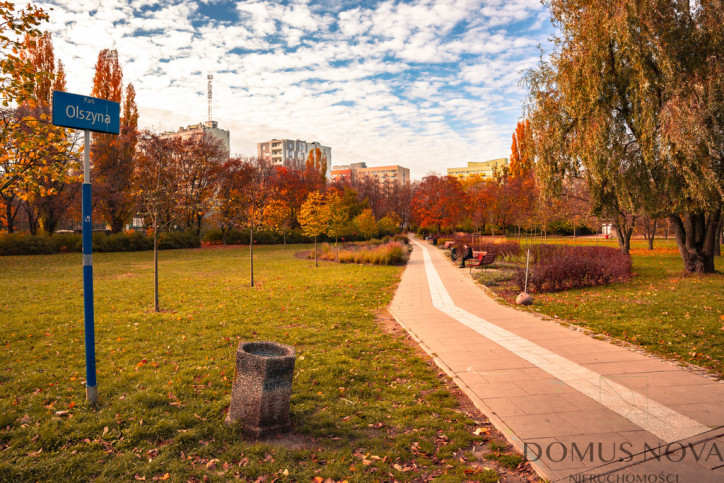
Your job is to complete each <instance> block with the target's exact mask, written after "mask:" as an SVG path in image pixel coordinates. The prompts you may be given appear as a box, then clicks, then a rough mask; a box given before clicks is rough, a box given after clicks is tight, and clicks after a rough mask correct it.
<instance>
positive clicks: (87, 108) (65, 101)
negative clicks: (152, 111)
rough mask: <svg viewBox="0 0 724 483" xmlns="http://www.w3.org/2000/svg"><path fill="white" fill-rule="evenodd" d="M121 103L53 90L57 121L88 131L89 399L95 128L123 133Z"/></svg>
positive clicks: (89, 386) (91, 395)
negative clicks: (91, 167) (92, 189)
mask: <svg viewBox="0 0 724 483" xmlns="http://www.w3.org/2000/svg"><path fill="white" fill-rule="evenodd" d="M120 112H121V106H120V104H119V103H117V102H113V101H107V100H105V99H98V98H96V97H88V96H81V95H78V94H69V93H67V92H60V91H53V124H54V125H55V126H63V127H70V128H73V129H83V130H84V133H83V134H84V144H83V206H82V208H83V209H82V216H83V223H82V228H83V307H84V314H85V317H84V319H85V373H86V400H87V401H88V403H90V404H95V403H96V401H97V400H98V384H97V382H96V342H95V318H94V315H93V223H92V205H91V178H90V133H91V131H95V132H100V133H106V134H119V133H120Z"/></svg>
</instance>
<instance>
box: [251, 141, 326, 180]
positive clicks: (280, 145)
mask: <svg viewBox="0 0 724 483" xmlns="http://www.w3.org/2000/svg"><path fill="white" fill-rule="evenodd" d="M316 148H319V150H320V151H321V152H322V155H323V156H324V157H325V158H326V159H327V174H329V166H331V165H332V148H330V147H329V146H322V145H321V144H320V143H318V142H316V141H312V142H307V141H300V140H299V139H272V140H271V141H267V142H263V143H257V144H256V155H257V156H258V157H259V158H265V159H269V160H271V162H272V163H274V164H277V165H284V166H291V167H293V168H301V167H302V166H304V162H305V161H306V160H307V156H309V153H310V151H312V150H313V149H316Z"/></svg>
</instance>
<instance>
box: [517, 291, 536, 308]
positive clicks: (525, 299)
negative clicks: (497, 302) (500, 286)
mask: <svg viewBox="0 0 724 483" xmlns="http://www.w3.org/2000/svg"><path fill="white" fill-rule="evenodd" d="M515 303H516V304H518V305H531V304H532V303H533V297H531V296H530V294H529V293H526V292H521V293H519V294H518V296H517V297H516V298H515Z"/></svg>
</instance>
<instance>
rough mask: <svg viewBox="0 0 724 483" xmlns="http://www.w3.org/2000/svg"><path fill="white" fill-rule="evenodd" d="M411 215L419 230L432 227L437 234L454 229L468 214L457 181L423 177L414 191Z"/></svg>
mask: <svg viewBox="0 0 724 483" xmlns="http://www.w3.org/2000/svg"><path fill="white" fill-rule="evenodd" d="M411 212H412V218H413V222H414V223H416V224H417V225H418V226H420V227H434V228H435V229H436V230H437V232H438V233H439V232H440V230H441V229H443V228H452V227H454V226H455V225H456V224H458V223H460V222H461V221H462V219H463V217H464V216H465V215H466V212H467V208H466V198H465V193H464V192H463V189H462V186H461V184H460V181H458V179H457V178H454V177H452V176H435V175H432V176H426V177H424V178H423V179H422V181H419V182H418V183H416V184H415V186H414V188H413V195H412V202H411Z"/></svg>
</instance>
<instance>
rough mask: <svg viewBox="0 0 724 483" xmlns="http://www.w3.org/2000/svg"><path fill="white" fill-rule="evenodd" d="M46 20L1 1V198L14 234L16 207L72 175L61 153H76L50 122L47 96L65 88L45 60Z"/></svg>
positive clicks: (32, 9)
mask: <svg viewBox="0 0 724 483" xmlns="http://www.w3.org/2000/svg"><path fill="white" fill-rule="evenodd" d="M44 20H47V14H46V13H45V12H44V11H43V10H42V9H40V8H38V7H35V6H32V5H28V6H27V7H26V8H24V9H18V8H17V7H16V6H15V5H14V4H12V3H8V2H2V3H0V73H1V74H0V98H1V99H0V100H1V103H2V107H0V199H2V201H3V203H4V204H5V216H4V218H5V220H6V226H7V229H8V231H10V232H12V231H13V220H14V218H15V216H16V215H17V208H18V207H19V206H21V205H24V206H26V207H29V205H28V199H29V198H32V196H33V195H34V194H45V193H46V192H47V191H48V187H45V186H40V181H42V179H48V180H52V181H53V182H55V181H62V180H63V178H64V177H66V176H67V175H68V169H67V168H68V166H67V164H64V163H59V162H58V161H59V158H60V159H64V160H66V161H67V158H63V157H62V156H60V154H61V153H64V154H67V153H68V152H70V151H72V148H71V147H70V146H69V143H68V140H67V137H66V135H65V130H63V129H61V128H56V127H55V126H52V125H51V124H50V122H49V112H50V108H49V105H50V101H49V96H48V92H49V89H50V88H51V87H52V86H53V85H54V84H55V85H56V86H57V87H58V88H61V89H62V88H63V85H64V75H63V72H62V68H61V69H60V70H59V71H56V69H55V63H54V59H45V58H42V54H44V53H46V52H48V46H49V51H50V53H51V54H52V43H50V42H47V41H46V40H49V35H41V34H40V32H39V31H38V29H37V26H38V25H40V23H41V22H42V21H44ZM39 43H42V44H43V45H40V46H39V45H38V44H39ZM29 49H31V50H29ZM50 189H51V190H52V187H51V188H50Z"/></svg>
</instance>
